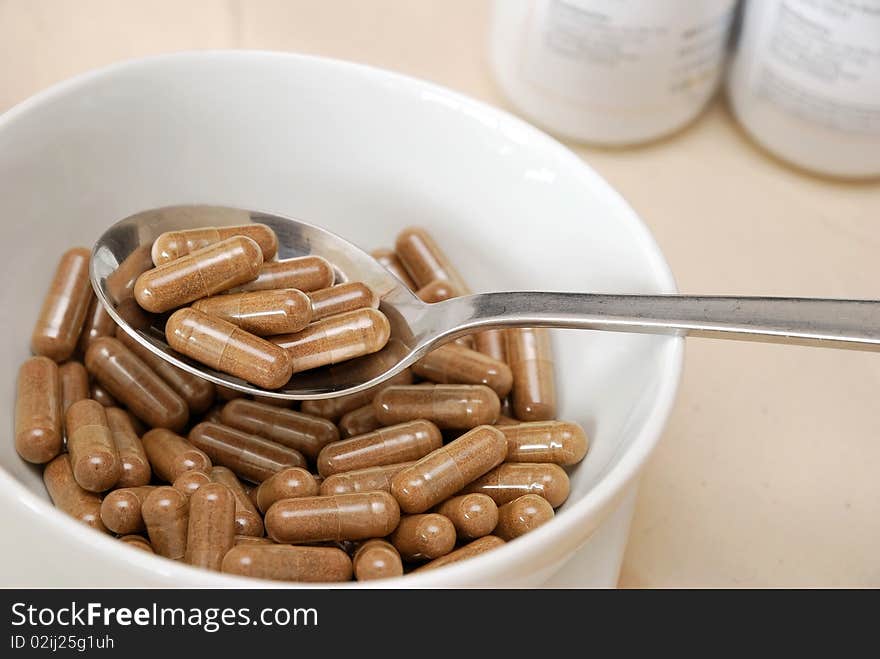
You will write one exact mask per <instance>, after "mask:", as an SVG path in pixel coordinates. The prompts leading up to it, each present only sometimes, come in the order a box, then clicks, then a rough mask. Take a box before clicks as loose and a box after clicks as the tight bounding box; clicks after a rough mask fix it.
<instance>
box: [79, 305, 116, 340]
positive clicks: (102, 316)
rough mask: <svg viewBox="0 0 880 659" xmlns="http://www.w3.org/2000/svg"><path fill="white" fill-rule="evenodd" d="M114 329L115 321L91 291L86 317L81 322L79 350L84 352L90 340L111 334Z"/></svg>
mask: <svg viewBox="0 0 880 659" xmlns="http://www.w3.org/2000/svg"><path fill="white" fill-rule="evenodd" d="M115 331H116V321H115V320H113V318H111V317H110V314H109V313H107V309H106V308H105V307H104V305H103V304H101V301H100V300H98V298H97V296H96V295H95V294H94V293H93V294H92V299H91V301H90V302H89V307H88V311H87V312H86V319H85V322H84V323H83V328H82V332H81V333H80V335H79V349H80V352H82V353H85V351H86V350H88V349H89V346H90V345H92V341H94V340H95V339H97V338H98V337H101V336H113V333H114V332H115Z"/></svg>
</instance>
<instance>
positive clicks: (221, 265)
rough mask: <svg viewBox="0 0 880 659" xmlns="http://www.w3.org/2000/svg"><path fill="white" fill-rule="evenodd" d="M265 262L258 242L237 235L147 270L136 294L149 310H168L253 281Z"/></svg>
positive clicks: (138, 299) (136, 288)
mask: <svg viewBox="0 0 880 659" xmlns="http://www.w3.org/2000/svg"><path fill="white" fill-rule="evenodd" d="M262 265H263V255H262V253H261V252H260V247H259V246H258V245H257V243H255V242H254V241H253V240H251V239H250V238H246V237H244V236H233V237H232V238H227V239H226V240H221V241H220V242H219V243H215V244H213V245H209V246H208V247H204V248H202V249H198V250H196V251H195V252H192V253H191V254H188V255H186V256H183V257H181V258H179V259H176V260H174V261H169V262H168V263H165V264H163V265H160V266H157V267H155V268H153V269H152V270H147V271H146V272H145V273H143V274H142V275H141V276H140V277H138V279H137V281H136V282H135V284H134V297H135V299H136V300H137V301H138V304H139V305H141V307H143V308H144V309H146V310H147V311H150V312H152V313H164V312H165V311H170V310H171V309H174V308H176V307H181V306H183V305H185V304H188V303H190V302H192V301H194V300H198V299H199V298H203V297H208V296H210V295H215V294H216V293H220V292H221V291H225V290H228V289H230V288H232V287H234V286H238V285H239V284H243V283H244V282H246V281H251V280H253V279H254V278H255V277H256V276H257V274H258V273H259V272H260V266H262Z"/></svg>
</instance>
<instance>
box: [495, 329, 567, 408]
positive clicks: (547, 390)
mask: <svg viewBox="0 0 880 659" xmlns="http://www.w3.org/2000/svg"><path fill="white" fill-rule="evenodd" d="M505 337H506V339H507V343H506V347H507V348H506V349H507V363H508V364H509V365H510V370H511V371H512V372H513V392H512V393H511V401H512V406H513V414H514V416H515V417H516V418H517V419H519V420H520V421H547V420H549V419H554V418H556V379H555V378H556V375H555V368H554V366H553V345H552V344H551V342H550V333H549V332H548V331H547V330H546V329H543V328H516V329H509V330H506V331H505Z"/></svg>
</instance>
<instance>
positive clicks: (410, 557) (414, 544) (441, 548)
mask: <svg viewBox="0 0 880 659" xmlns="http://www.w3.org/2000/svg"><path fill="white" fill-rule="evenodd" d="M391 544H393V545H394V547H395V548H396V549H397V551H398V552H400V556H401V558H403V560H405V561H430V560H432V559H435V558H440V557H441V556H445V555H446V554H448V553H449V552H451V551H452V550H453V549H454V548H455V527H454V526H453V525H452V522H451V521H450V520H449V518H447V517H444V516H443V515H438V514H437V513H426V514H423V515H404V516H403V517H401V518H400V524H399V525H398V526H397V528H396V529H395V530H394V533H392V534H391Z"/></svg>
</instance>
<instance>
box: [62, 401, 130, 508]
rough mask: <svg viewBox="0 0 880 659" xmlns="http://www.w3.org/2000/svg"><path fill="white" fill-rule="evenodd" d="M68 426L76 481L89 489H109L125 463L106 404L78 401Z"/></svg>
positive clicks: (67, 416)
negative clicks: (120, 456) (121, 458)
mask: <svg viewBox="0 0 880 659" xmlns="http://www.w3.org/2000/svg"><path fill="white" fill-rule="evenodd" d="M64 425H65V427H66V428H67V451H68V452H69V453H70V466H71V467H72V468H73V477H74V478H76V482H77V483H79V486H80V487H81V488H83V489H84V490H88V491H89V492H104V491H105V490H109V489H110V488H111V487H113V486H114V485H115V484H116V482H117V481H118V480H119V477H120V476H121V475H122V463H121V462H120V460H119V451H118V450H117V449H116V443H115V442H114V441H113V435H112V433H111V432H110V425H109V424H108V423H107V414H106V413H105V412H104V407H103V406H102V405H101V404H100V403H96V402H95V401H93V400H89V399H86V400H80V401H77V402H76V403H74V404H73V405H71V406H70V409H69V410H67V414H66V415H65V417H64Z"/></svg>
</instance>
